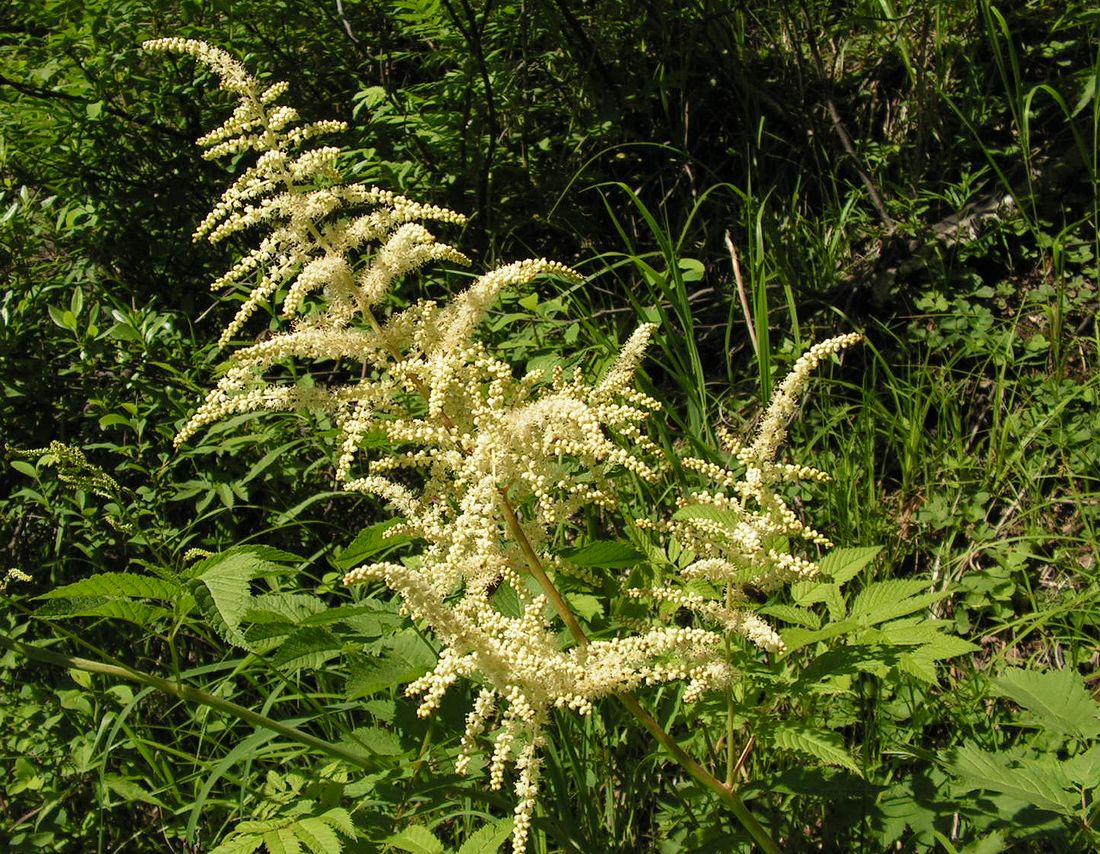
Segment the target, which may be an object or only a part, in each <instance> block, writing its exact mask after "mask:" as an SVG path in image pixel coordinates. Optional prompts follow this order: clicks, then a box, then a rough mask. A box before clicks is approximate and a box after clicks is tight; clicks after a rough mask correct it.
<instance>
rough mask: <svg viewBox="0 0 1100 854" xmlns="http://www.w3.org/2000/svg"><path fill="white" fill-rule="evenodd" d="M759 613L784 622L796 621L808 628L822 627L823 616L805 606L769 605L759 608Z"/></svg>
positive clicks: (796, 623)
mask: <svg viewBox="0 0 1100 854" xmlns="http://www.w3.org/2000/svg"><path fill="white" fill-rule="evenodd" d="M756 612H757V613H758V614H763V615H764V616H765V617H775V618H776V619H777V620H782V621H783V622H784V623H794V624H795V625H798V626H804V627H806V628H807V629H814V630H816V629H819V628H821V617H819V616H818V615H817V614H815V613H814V612H813V611H809V610H807V609H805V608H796V607H794V606H793V605H785V604H782V603H780V604H778V605H767V606H765V607H763V608H758V609H757V611H756Z"/></svg>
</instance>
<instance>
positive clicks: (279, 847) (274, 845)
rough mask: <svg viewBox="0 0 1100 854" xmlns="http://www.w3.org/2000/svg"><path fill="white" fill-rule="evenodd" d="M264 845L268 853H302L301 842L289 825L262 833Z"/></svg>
mask: <svg viewBox="0 0 1100 854" xmlns="http://www.w3.org/2000/svg"><path fill="white" fill-rule="evenodd" d="M264 845H266V846H267V850H268V852H269V854H302V844H301V843H300V842H299V841H298V837H297V836H295V835H294V831H293V830H291V829H290V828H289V827H280V828H277V829H276V830H269V831H268V832H267V833H265V834H264Z"/></svg>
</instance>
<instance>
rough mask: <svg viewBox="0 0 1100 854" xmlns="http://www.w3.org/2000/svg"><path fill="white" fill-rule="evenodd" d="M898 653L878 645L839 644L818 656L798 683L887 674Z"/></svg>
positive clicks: (799, 678)
mask: <svg viewBox="0 0 1100 854" xmlns="http://www.w3.org/2000/svg"><path fill="white" fill-rule="evenodd" d="M897 657H898V656H897V653H896V652H895V651H893V650H890V649H883V648H882V647H877V646H838V647H836V648H835V649H830V650H828V651H827V652H824V653H822V654H821V655H819V656H817V658H815V659H814V660H813V661H812V662H810V665H809V666H808V667H807V668H806V669H805V670H804V671H802V673H801V674H800V675H799V677H798V683H799V684H801V683H805V682H811V683H812V682H819V681H821V680H824V679H828V678H830V677H835V676H851V675H855V674H857V673H875V674H877V675H879V676H885V675H886V674H887V673H888V672H889V671H890V668H891V667H892V666H893V665H894V663H895V662H896V661H897Z"/></svg>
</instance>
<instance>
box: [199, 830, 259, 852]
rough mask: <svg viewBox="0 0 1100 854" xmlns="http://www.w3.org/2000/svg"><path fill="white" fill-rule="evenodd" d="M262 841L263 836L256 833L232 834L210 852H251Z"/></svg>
mask: <svg viewBox="0 0 1100 854" xmlns="http://www.w3.org/2000/svg"><path fill="white" fill-rule="evenodd" d="M263 843H264V838H263V837H262V836H260V835H258V834H254V833H245V834H234V835H233V836H231V837H229V838H228V839H227V840H225V841H224V842H222V843H221V844H220V845H219V846H218V847H217V848H214V849H213V850H212V851H211V852H210V854H252V852H253V851H255V850H256V849H257V848H259V847H260V846H261V845H263Z"/></svg>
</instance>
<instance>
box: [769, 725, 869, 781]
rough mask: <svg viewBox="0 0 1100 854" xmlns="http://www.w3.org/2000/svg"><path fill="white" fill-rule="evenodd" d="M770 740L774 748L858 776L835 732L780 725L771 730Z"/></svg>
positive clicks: (851, 759)
mask: <svg viewBox="0 0 1100 854" xmlns="http://www.w3.org/2000/svg"><path fill="white" fill-rule="evenodd" d="M771 740H772V743H773V744H775V746H776V747H780V748H783V749H785V750H793V751H795V752H796V753H802V754H805V755H806V756H812V757H813V758H814V759H817V760H819V761H821V762H824V763H825V764H826V765H837V766H839V767H841V768H846V769H848V770H849V771H851V772H852V773H853V774H860V770H859V766H858V765H857V764H856V762H855V759H853V758H852V755H851V754H850V753H849V752H848V750H847V748H845V747H844V741H843V739H841V737H840V736H839V735H837V734H836V733H835V732H830V731H828V730H818V729H812V728H810V727H808V726H805V725H804V724H800V723H780V724H778V725H777V726H776V727H775V729H773V730H772V732H771ZM860 776H862V774H860Z"/></svg>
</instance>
